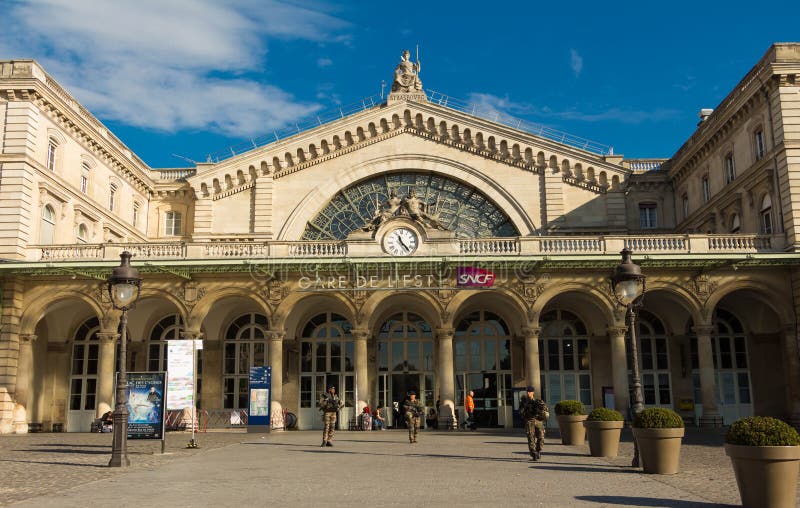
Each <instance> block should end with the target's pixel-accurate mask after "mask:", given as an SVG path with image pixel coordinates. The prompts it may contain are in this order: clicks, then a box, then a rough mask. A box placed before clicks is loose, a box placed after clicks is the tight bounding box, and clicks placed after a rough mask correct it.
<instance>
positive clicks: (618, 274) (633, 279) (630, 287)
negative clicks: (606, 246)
mask: <svg viewBox="0 0 800 508" xmlns="http://www.w3.org/2000/svg"><path fill="white" fill-rule="evenodd" d="M620 254H622V263H620V264H619V265H617V268H616V269H615V270H614V274H613V275H612V276H611V289H612V290H613V291H614V296H615V297H616V299H617V302H619V304H620V305H622V306H623V307H626V308H627V312H626V321H627V325H628V330H630V332H631V360H632V362H633V365H632V370H633V413H634V414H638V413H640V412H641V411H642V410H643V409H644V396H643V395H642V381H641V377H640V375H639V344H638V343H637V340H636V309H638V308H639V307H641V306H642V298H643V296H644V291H645V279H646V277H645V276H644V275H642V268H641V267H640V266H639V265H637V264H636V263H634V262H633V261H631V251H630V250H629V249H623V250H622V252H620ZM631 465H632V466H633V467H638V466H639V447H638V446H637V445H636V442H635V441H634V448H633V461H632V462H631Z"/></svg>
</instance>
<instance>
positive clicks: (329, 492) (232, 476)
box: [0, 429, 800, 508]
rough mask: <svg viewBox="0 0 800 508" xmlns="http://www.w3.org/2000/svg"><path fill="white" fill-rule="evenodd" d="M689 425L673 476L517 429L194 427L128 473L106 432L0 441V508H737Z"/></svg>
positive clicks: (730, 488)
mask: <svg viewBox="0 0 800 508" xmlns="http://www.w3.org/2000/svg"><path fill="white" fill-rule="evenodd" d="M687 430H688V431H687V436H686V437H685V438H684V446H683V448H682V452H681V472H680V473H678V474H677V475H672V476H664V475H643V474H640V473H638V472H636V471H634V470H633V469H631V468H630V467H627V465H629V464H630V459H631V456H632V450H633V447H632V445H631V442H630V437H629V435H626V436H625V437H624V442H623V443H622V445H621V450H620V456H619V457H618V458H617V459H614V460H604V459H598V458H593V457H589V456H588V447H586V446H576V447H567V446H561V445H560V444H558V443H559V441H558V439H557V433H556V432H551V434H550V435H548V439H547V447H546V449H545V456H544V458H543V460H542V461H541V462H537V463H532V462H529V461H528V460H527V454H526V445H525V439H524V436H523V435H522V434H520V433H505V432H486V433H483V432H454V433H444V432H442V433H437V432H434V433H428V432H424V433H422V434H421V436H420V443H419V444H417V445H409V443H408V441H407V437H406V434H405V433H404V432H402V431H386V432H339V433H337V435H336V440H335V447H334V448H332V449H331V448H325V449H320V448H319V433H318V432H284V433H273V434H271V435H267V436H262V435H256V434H245V433H242V432H230V433H221V432H215V433H207V434H198V441H199V443H200V446H201V447H202V448H201V449H199V450H187V449H185V444H186V443H187V442H188V440H189V435H188V434H183V433H170V434H168V438H167V452H168V454H167V455H160V453H159V452H160V447H159V443H158V442H146V441H131V442H130V448H131V455H130V458H131V463H132V466H131V468H128V469H127V470H120V469H110V468H107V467H106V464H107V462H108V459H109V456H110V443H111V436H110V435H109V434H29V435H25V436H0V476H2V478H3V480H2V482H1V483H0V505H7V504H12V503H15V502H18V501H22V500H27V501H25V502H23V503H22V504H21V505H20V506H36V507H39V506H58V507H61V506H101V505H105V506H108V505H109V504H110V503H114V505H117V506H141V505H142V504H145V505H147V504H152V502H153V499H156V498H157V499H159V501H158V503H159V504H167V505H170V504H173V503H180V504H183V505H187V504H188V505H192V506H233V505H237V504H241V503H248V504H253V503H255V504H256V505H257V506H262V505H266V504H268V501H270V502H272V501H274V500H275V499H276V498H279V499H280V502H281V503H282V504H284V505H290V506H291V505H298V506H304V505H309V504H312V502H313V504H315V505H320V504H322V505H351V504H353V503H358V502H364V501H365V500H367V498H368V496H369V495H372V494H375V495H376V496H378V498H379V499H380V502H379V503H378V504H380V505H382V506H396V505H403V504H409V503H410V504H411V505H425V506H427V505H433V504H441V503H446V504H453V503H454V502H461V501H463V502H468V503H469V504H470V505H473V506H489V505H498V504H499V505H502V506H523V505H525V506H531V505H533V506H596V507H599V506H659V507H661V506H665V507H666V506H669V507H675V508H688V507H691V506H699V507H710V506H726V505H727V506H730V505H737V504H738V503H739V496H738V491H737V489H736V483H735V480H734V478H733V472H732V469H731V466H730V460H729V459H728V458H727V457H726V456H725V453H724V451H723V449H722V436H723V433H722V432H721V431H718V430H711V431H699V430H694V429H687ZM210 465H211V467H209V466H210ZM143 485H146V486H147V488H146V490H147V494H146V496H147V499H146V500H144V501H143V499H142V492H141V489H142V486H143ZM407 485H412V486H413V488H412V490H409V489H408V488H407ZM66 489H70V490H66ZM118 496H120V497H118ZM409 496H410V497H411V500H409V499H408V497H409ZM118 499H122V502H121V503H120V502H118ZM798 506H800V505H798Z"/></svg>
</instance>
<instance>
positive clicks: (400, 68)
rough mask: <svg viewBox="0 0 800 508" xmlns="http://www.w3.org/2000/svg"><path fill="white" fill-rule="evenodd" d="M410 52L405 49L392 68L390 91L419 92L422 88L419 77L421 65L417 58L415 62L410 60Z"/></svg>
mask: <svg viewBox="0 0 800 508" xmlns="http://www.w3.org/2000/svg"><path fill="white" fill-rule="evenodd" d="M410 58H411V53H410V52H409V51H408V50H407V49H406V50H403V54H402V56H401V57H400V63H399V64H397V67H395V68H394V81H393V82H392V92H401V93H409V92H419V91H420V90H422V81H420V79H419V72H420V70H421V66H420V63H419V58H418V59H417V61H416V62H411V61H410V60H409V59H410Z"/></svg>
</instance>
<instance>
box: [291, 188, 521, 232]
mask: <svg viewBox="0 0 800 508" xmlns="http://www.w3.org/2000/svg"><path fill="white" fill-rule="evenodd" d="M411 189H414V191H415V192H416V195H417V197H418V198H419V199H420V200H421V201H422V202H423V203H425V204H426V205H427V206H426V210H427V211H428V214H430V215H432V216H434V217H436V216H438V220H439V222H440V223H442V225H444V226H445V227H446V228H447V229H449V230H451V231H455V233H456V235H457V236H458V237H460V238H477V237H505V236H518V235H519V232H518V231H517V228H515V227H514V225H513V224H512V223H511V221H510V220H509V219H508V216H507V215H506V214H505V213H503V211H502V210H500V209H499V208H498V207H497V206H496V205H495V204H494V203H492V202H490V201H489V200H488V199H487V198H486V197H485V196H484V195H483V194H482V193H481V192H479V191H478V190H477V189H475V188H474V187H470V186H468V185H465V184H462V183H459V182H456V181H454V180H450V179H448V178H445V177H443V176H440V175H434V174H430V173H394V174H384V175H380V176H376V177H373V178H370V179H368V180H364V181H362V182H359V183H357V184H355V185H353V186H351V187H348V188H346V189H344V190H342V191H340V192H338V193H337V194H336V195H335V196H334V197H333V198H332V199H331V200H330V202H328V204H327V205H326V206H325V208H323V209H322V211H320V212H319V214H318V215H317V216H316V217H315V218H314V219H313V220H311V221H310V222H309V223H308V224H307V225H306V229H305V231H304V232H303V236H302V238H301V239H302V240H343V239H344V238H346V237H347V235H349V234H350V233H352V232H353V231H355V230H357V229H358V228H360V227H362V226H364V225H366V224H368V223H369V222H370V221H371V220H372V219H373V218H374V217H375V216H376V211H377V210H378V209H379V207H380V206H381V204H382V203H383V202H384V201H386V200H387V199H388V197H389V194H390V192H391V191H395V192H396V193H397V195H398V196H400V197H402V198H404V197H406V196H408V194H409V191H410V190H411Z"/></svg>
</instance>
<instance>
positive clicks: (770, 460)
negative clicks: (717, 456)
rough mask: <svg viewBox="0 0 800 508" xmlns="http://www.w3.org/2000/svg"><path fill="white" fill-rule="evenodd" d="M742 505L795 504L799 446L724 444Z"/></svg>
mask: <svg viewBox="0 0 800 508" xmlns="http://www.w3.org/2000/svg"><path fill="white" fill-rule="evenodd" d="M725 453H726V454H727V455H728V457H730V458H731V463H732V464H733V472H734V474H735V475H736V483H737V484H738V485H739V495H740V496H741V498H742V506H744V507H745V508H756V507H765V506H766V507H769V508H784V507H787V508H788V507H791V508H794V507H795V506H796V503H797V501H796V499H797V475H798V471H799V470H800V446H743V445H733V444H726V445H725Z"/></svg>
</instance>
